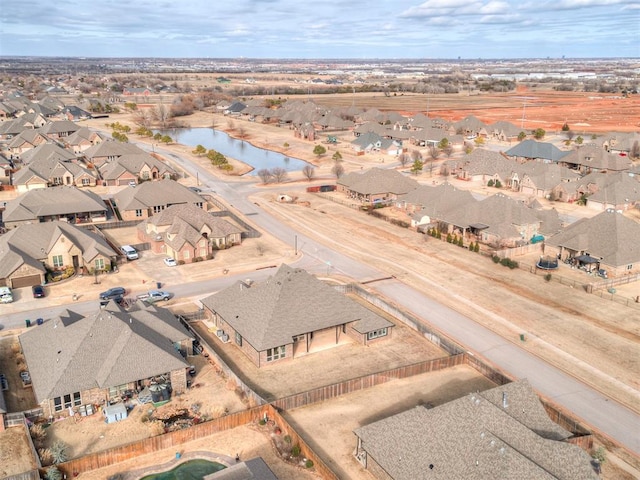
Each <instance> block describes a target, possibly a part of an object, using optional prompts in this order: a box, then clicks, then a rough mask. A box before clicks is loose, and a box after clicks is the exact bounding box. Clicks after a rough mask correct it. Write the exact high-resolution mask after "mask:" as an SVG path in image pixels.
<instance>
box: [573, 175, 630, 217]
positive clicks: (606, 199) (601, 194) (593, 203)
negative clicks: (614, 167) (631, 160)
mask: <svg viewBox="0 0 640 480" xmlns="http://www.w3.org/2000/svg"><path fill="white" fill-rule="evenodd" d="M587 179H588V181H589V183H588V184H587V190H586V191H584V192H581V193H585V194H588V196H587V208H589V209H591V210H595V211H599V212H601V211H604V210H608V209H613V210H620V211H626V210H629V209H630V208H634V207H635V206H637V205H639V204H640V181H638V180H639V179H638V177H631V176H629V175H628V174H627V173H624V172H620V173H610V174H597V173H596V174H593V175H589V176H588V177H584V178H583V179H582V180H587Z"/></svg>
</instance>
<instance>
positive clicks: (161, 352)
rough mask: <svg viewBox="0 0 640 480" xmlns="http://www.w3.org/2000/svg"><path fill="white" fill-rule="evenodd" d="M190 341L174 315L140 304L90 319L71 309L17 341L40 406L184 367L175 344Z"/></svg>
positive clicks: (105, 311)
mask: <svg viewBox="0 0 640 480" xmlns="http://www.w3.org/2000/svg"><path fill="white" fill-rule="evenodd" d="M187 338H190V335H189V333H188V332H187V331H186V330H185V329H184V328H183V327H182V325H180V322H179V321H178V320H177V319H176V317H175V316H174V315H173V314H172V313H171V312H169V311H168V310H166V309H162V308H158V307H154V306H147V305H144V304H142V302H138V304H137V305H135V306H134V307H132V308H131V309H130V310H129V311H125V310H123V309H120V308H119V307H117V306H116V305H115V304H113V303H111V304H110V305H109V308H106V309H100V310H99V311H98V312H97V313H94V314H91V315H88V316H86V317H82V316H81V315H79V314H77V313H75V312H72V311H69V310H67V311H66V312H64V313H62V314H61V315H60V316H58V317H55V318H53V319H50V320H48V321H46V322H45V323H44V324H43V325H41V326H39V327H38V328H34V329H31V330H28V331H26V332H25V333H23V334H22V335H20V337H19V339H20V344H21V345H22V350H23V352H24V355H25V359H26V361H27V365H28V367H29V372H30V373H31V379H32V382H33V389H34V393H35V395H36V399H37V400H38V402H42V401H43V400H45V399H47V398H53V397H57V396H60V395H65V394H69V393H73V392H79V391H83V390H89V389H92V388H108V387H112V386H117V385H124V384H126V383H128V382H133V381H136V380H140V379H145V378H149V377H152V376H155V375H160V374H164V373H167V372H170V371H172V370H178V369H180V368H184V367H186V366H188V364H187V362H185V360H184V359H183V358H182V356H181V355H180V354H179V353H178V352H177V351H176V349H175V347H174V345H173V344H174V342H179V341H181V340H184V339H187Z"/></svg>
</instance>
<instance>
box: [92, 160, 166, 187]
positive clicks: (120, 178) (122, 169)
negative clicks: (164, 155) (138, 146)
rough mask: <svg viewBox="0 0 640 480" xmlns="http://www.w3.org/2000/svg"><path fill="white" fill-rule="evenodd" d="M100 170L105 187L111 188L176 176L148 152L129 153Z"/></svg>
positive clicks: (106, 164)
mask: <svg viewBox="0 0 640 480" xmlns="http://www.w3.org/2000/svg"><path fill="white" fill-rule="evenodd" d="M99 170H100V176H101V177H102V180H103V185H109V186H114V185H128V184H129V183H130V182H132V181H133V182H136V183H138V182H139V181H144V180H159V179H161V178H166V179H170V178H172V177H175V176H176V171H175V170H174V169H173V168H171V167H170V166H168V165H167V164H165V163H164V162H162V161H160V160H158V159H157V158H155V157H153V156H152V155H150V154H148V153H146V152H143V153H127V154H125V155H122V156H121V157H118V158H116V159H115V160H112V161H111V162H108V163H105V164H103V165H102V166H101V167H100V169H99Z"/></svg>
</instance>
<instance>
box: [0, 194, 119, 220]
mask: <svg viewBox="0 0 640 480" xmlns="http://www.w3.org/2000/svg"><path fill="white" fill-rule="evenodd" d="M106 210H107V207H106V206H105V204H104V201H103V200H102V199H101V198H100V197H99V196H98V195H96V194H95V193H93V192H89V191H86V190H80V189H78V188H76V187H70V186H60V187H50V188H39V189H37V190H30V191H28V192H25V193H23V194H22V195H20V196H19V197H18V198H15V199H13V200H9V201H8V202H7V207H6V210H5V211H4V214H3V220H4V221H5V222H16V221H23V220H30V219H32V220H35V219H37V218H38V217H44V216H49V215H66V214H74V213H85V212H105V211H106Z"/></svg>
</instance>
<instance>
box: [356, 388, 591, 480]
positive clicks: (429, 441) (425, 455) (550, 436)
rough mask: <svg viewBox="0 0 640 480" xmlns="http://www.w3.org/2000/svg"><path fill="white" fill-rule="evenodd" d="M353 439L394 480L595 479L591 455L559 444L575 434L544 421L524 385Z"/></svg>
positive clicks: (372, 428)
mask: <svg viewBox="0 0 640 480" xmlns="http://www.w3.org/2000/svg"><path fill="white" fill-rule="evenodd" d="M503 393H506V395H507V397H506V399H507V407H506V408H504V407H503V403H502V398H503ZM354 433H355V434H356V435H357V436H358V437H359V438H360V439H361V440H362V442H363V448H364V449H365V450H366V451H367V453H368V455H370V456H371V457H372V458H373V459H374V460H375V461H376V462H377V463H378V464H379V465H381V467H382V468H383V469H384V470H385V471H386V472H387V473H388V474H389V476H390V477H391V478H393V479H395V480H415V479H417V478H430V479H431V478H432V479H436V480H439V479H442V480H450V479H465V480H475V479H477V480H485V479H489V478H501V479H513V480H522V479H532V478H535V479H566V480H573V479H577V478H580V479H597V478H598V476H597V475H596V474H595V472H594V471H593V469H592V468H591V465H590V457H589V455H588V454H587V453H586V452H584V451H583V450H582V449H580V448H579V447H578V446H575V445H572V444H569V443H566V442H563V441H561V440H563V439H565V438H567V437H568V436H569V435H570V434H569V433H568V432H566V431H564V430H563V429H561V428H560V427H559V426H558V425H556V424H554V423H553V422H552V421H551V419H550V418H549V417H548V416H547V415H546V412H545V411H544V408H543V407H542V405H541V404H540V402H539V400H538V398H537V396H536V394H535V392H533V390H532V389H531V387H530V385H529V384H528V382H526V381H519V382H514V383H511V384H507V385H503V386H500V387H496V388H495V389H492V390H488V391H487V392H482V393H476V394H471V395H467V396H466V397H463V398H460V399H458V400H454V401H452V402H449V403H446V404H444V405H440V406H438V407H435V408H433V409H427V408H425V407H423V406H419V407H416V408H413V409H411V410H408V411H406V412H404V413H400V414H398V415H394V416H392V417H389V418H386V419H383V420H380V421H378V422H375V423H372V424H370V425H366V426H364V427H360V428H358V429H356V430H355V431H354Z"/></svg>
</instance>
